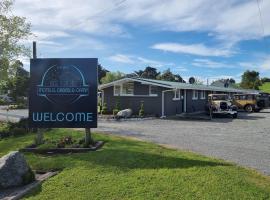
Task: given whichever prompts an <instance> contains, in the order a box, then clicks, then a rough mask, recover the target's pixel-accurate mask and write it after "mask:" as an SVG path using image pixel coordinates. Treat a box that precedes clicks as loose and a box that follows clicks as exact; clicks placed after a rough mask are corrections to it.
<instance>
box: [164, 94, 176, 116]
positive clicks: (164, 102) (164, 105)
mask: <svg viewBox="0 0 270 200" xmlns="http://www.w3.org/2000/svg"><path fill="white" fill-rule="evenodd" d="M171 91H174V89H172V90H164V91H162V102H161V104H162V105H161V118H165V117H166V116H165V105H164V103H165V102H164V101H165V92H171Z"/></svg>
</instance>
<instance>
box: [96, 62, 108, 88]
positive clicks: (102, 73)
mask: <svg viewBox="0 0 270 200" xmlns="http://www.w3.org/2000/svg"><path fill="white" fill-rule="evenodd" d="M107 72H109V71H108V70H106V69H105V68H104V67H102V66H101V64H98V83H101V82H100V81H101V79H102V78H103V77H105V76H106V73H107Z"/></svg>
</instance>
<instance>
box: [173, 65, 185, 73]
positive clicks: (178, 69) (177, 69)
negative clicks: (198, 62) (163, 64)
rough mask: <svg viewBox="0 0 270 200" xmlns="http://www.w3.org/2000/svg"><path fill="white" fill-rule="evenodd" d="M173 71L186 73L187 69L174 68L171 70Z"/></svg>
mask: <svg viewBox="0 0 270 200" xmlns="http://www.w3.org/2000/svg"><path fill="white" fill-rule="evenodd" d="M173 70H174V71H175V72H187V71H188V69H187V68H185V67H182V66H178V67H175V68H173Z"/></svg>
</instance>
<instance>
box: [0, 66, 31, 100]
mask: <svg viewBox="0 0 270 200" xmlns="http://www.w3.org/2000/svg"><path fill="white" fill-rule="evenodd" d="M14 65H17V66H16V67H15V68H16V73H15V74H14V75H13V76H10V77H9V79H8V80H7V81H6V82H5V84H3V85H2V90H3V92H4V93H7V92H8V91H9V96H10V97H12V98H13V99H14V100H15V101H16V102H17V100H18V99H19V98H20V97H27V96H28V91H29V79H30V77H29V72H28V71H26V70H25V69H24V68H23V64H22V63H21V62H20V61H16V62H15V63H14ZM0 87H1V86H0Z"/></svg>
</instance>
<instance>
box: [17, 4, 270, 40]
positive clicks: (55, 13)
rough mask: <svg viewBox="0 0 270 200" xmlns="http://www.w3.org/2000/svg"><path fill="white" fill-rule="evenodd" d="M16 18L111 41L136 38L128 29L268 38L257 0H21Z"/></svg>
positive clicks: (264, 7)
mask: <svg viewBox="0 0 270 200" xmlns="http://www.w3.org/2000/svg"><path fill="white" fill-rule="evenodd" d="M259 2H260V8H261V12H262V21H263V24H264V34H265V36H269V35H270V24H269V23H268V22H269V21H270V12H269V10H270V1H267V0H264V1H259ZM15 8H16V9H15V12H14V13H16V14H20V15H23V16H26V17H27V18H28V19H29V20H30V21H31V22H32V24H33V26H34V28H35V29H36V30H39V31H40V29H43V30H41V31H45V30H47V31H48V30H53V31H67V30H68V31H70V30H71V31H79V32H87V33H92V34H98V35H106V36H124V37H125V36H130V33H128V32H127V30H126V29H125V26H124V25H123V24H128V25H132V26H138V25H139V26H142V25H143V26H147V27H149V28H150V29H151V30H167V31H177V32H183V31H203V32H209V33H210V35H211V36H213V37H217V38H219V39H222V40H226V41H228V42H231V43H234V42H237V41H239V40H248V39H258V38H262V37H263V34H262V27H261V24H260V19H259V12H258V7H257V5H256V1H254V0H245V1H239V0H229V1H218V2H217V1H215V0H194V1H192V2H191V1H190V0H181V1H179V0H168V1H163V0H137V1H121V0H113V1H107V0H77V1H76V3H74V1H73V0H57V1H55V0H46V1H44V0H35V1H32V0H17V1H16V7H15Z"/></svg>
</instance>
